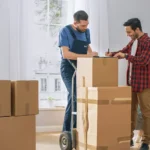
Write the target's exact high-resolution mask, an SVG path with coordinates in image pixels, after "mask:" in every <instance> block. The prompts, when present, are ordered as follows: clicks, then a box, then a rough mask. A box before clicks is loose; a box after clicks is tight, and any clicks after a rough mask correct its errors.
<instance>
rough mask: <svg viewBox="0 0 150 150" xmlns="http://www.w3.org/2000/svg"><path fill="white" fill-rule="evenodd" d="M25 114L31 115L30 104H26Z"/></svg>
mask: <svg viewBox="0 0 150 150" xmlns="http://www.w3.org/2000/svg"><path fill="white" fill-rule="evenodd" d="M25 114H26V115H29V114H30V104H29V103H26V104H25Z"/></svg>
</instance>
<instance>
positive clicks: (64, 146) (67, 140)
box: [59, 131, 72, 150]
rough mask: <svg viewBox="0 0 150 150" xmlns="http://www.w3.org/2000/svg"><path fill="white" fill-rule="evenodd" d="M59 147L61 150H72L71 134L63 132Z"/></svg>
mask: <svg viewBox="0 0 150 150" xmlns="http://www.w3.org/2000/svg"><path fill="white" fill-rule="evenodd" d="M59 145H60V148H61V150H72V139H71V133H70V132H67V131H65V132H63V133H62V134H61V135H60V138H59Z"/></svg>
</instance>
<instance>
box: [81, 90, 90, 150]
mask: <svg viewBox="0 0 150 150" xmlns="http://www.w3.org/2000/svg"><path fill="white" fill-rule="evenodd" d="M85 98H86V99H85V111H84V110H83V113H82V114H83V116H82V121H83V128H84V129H83V130H84V149H85V150H87V133H88V128H89V121H88V88H86V97H85Z"/></svg>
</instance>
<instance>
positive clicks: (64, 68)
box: [61, 60, 77, 131]
mask: <svg viewBox="0 0 150 150" xmlns="http://www.w3.org/2000/svg"><path fill="white" fill-rule="evenodd" d="M74 71H75V70H74V68H73V67H72V66H71V64H69V62H67V60H64V61H63V62H61V77H62V80H63V82H64V84H65V86H66V88H67V91H68V99H67V107H66V111H65V117H64V123H63V131H71V127H72V126H71V117H72V76H73V73H74ZM73 101H74V111H75V112H76V110H77V109H76V107H77V106H76V77H75V78H74V97H73ZM73 128H76V116H74V117H73Z"/></svg>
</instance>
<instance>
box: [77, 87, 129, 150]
mask: <svg viewBox="0 0 150 150" xmlns="http://www.w3.org/2000/svg"><path fill="white" fill-rule="evenodd" d="M77 98H78V100H77V102H78V103H77V150H84V149H85V147H87V150H99V149H102V150H129V148H130V134H131V87H99V88H84V87H83V88H82V87H81V88H78V91H77Z"/></svg>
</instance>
